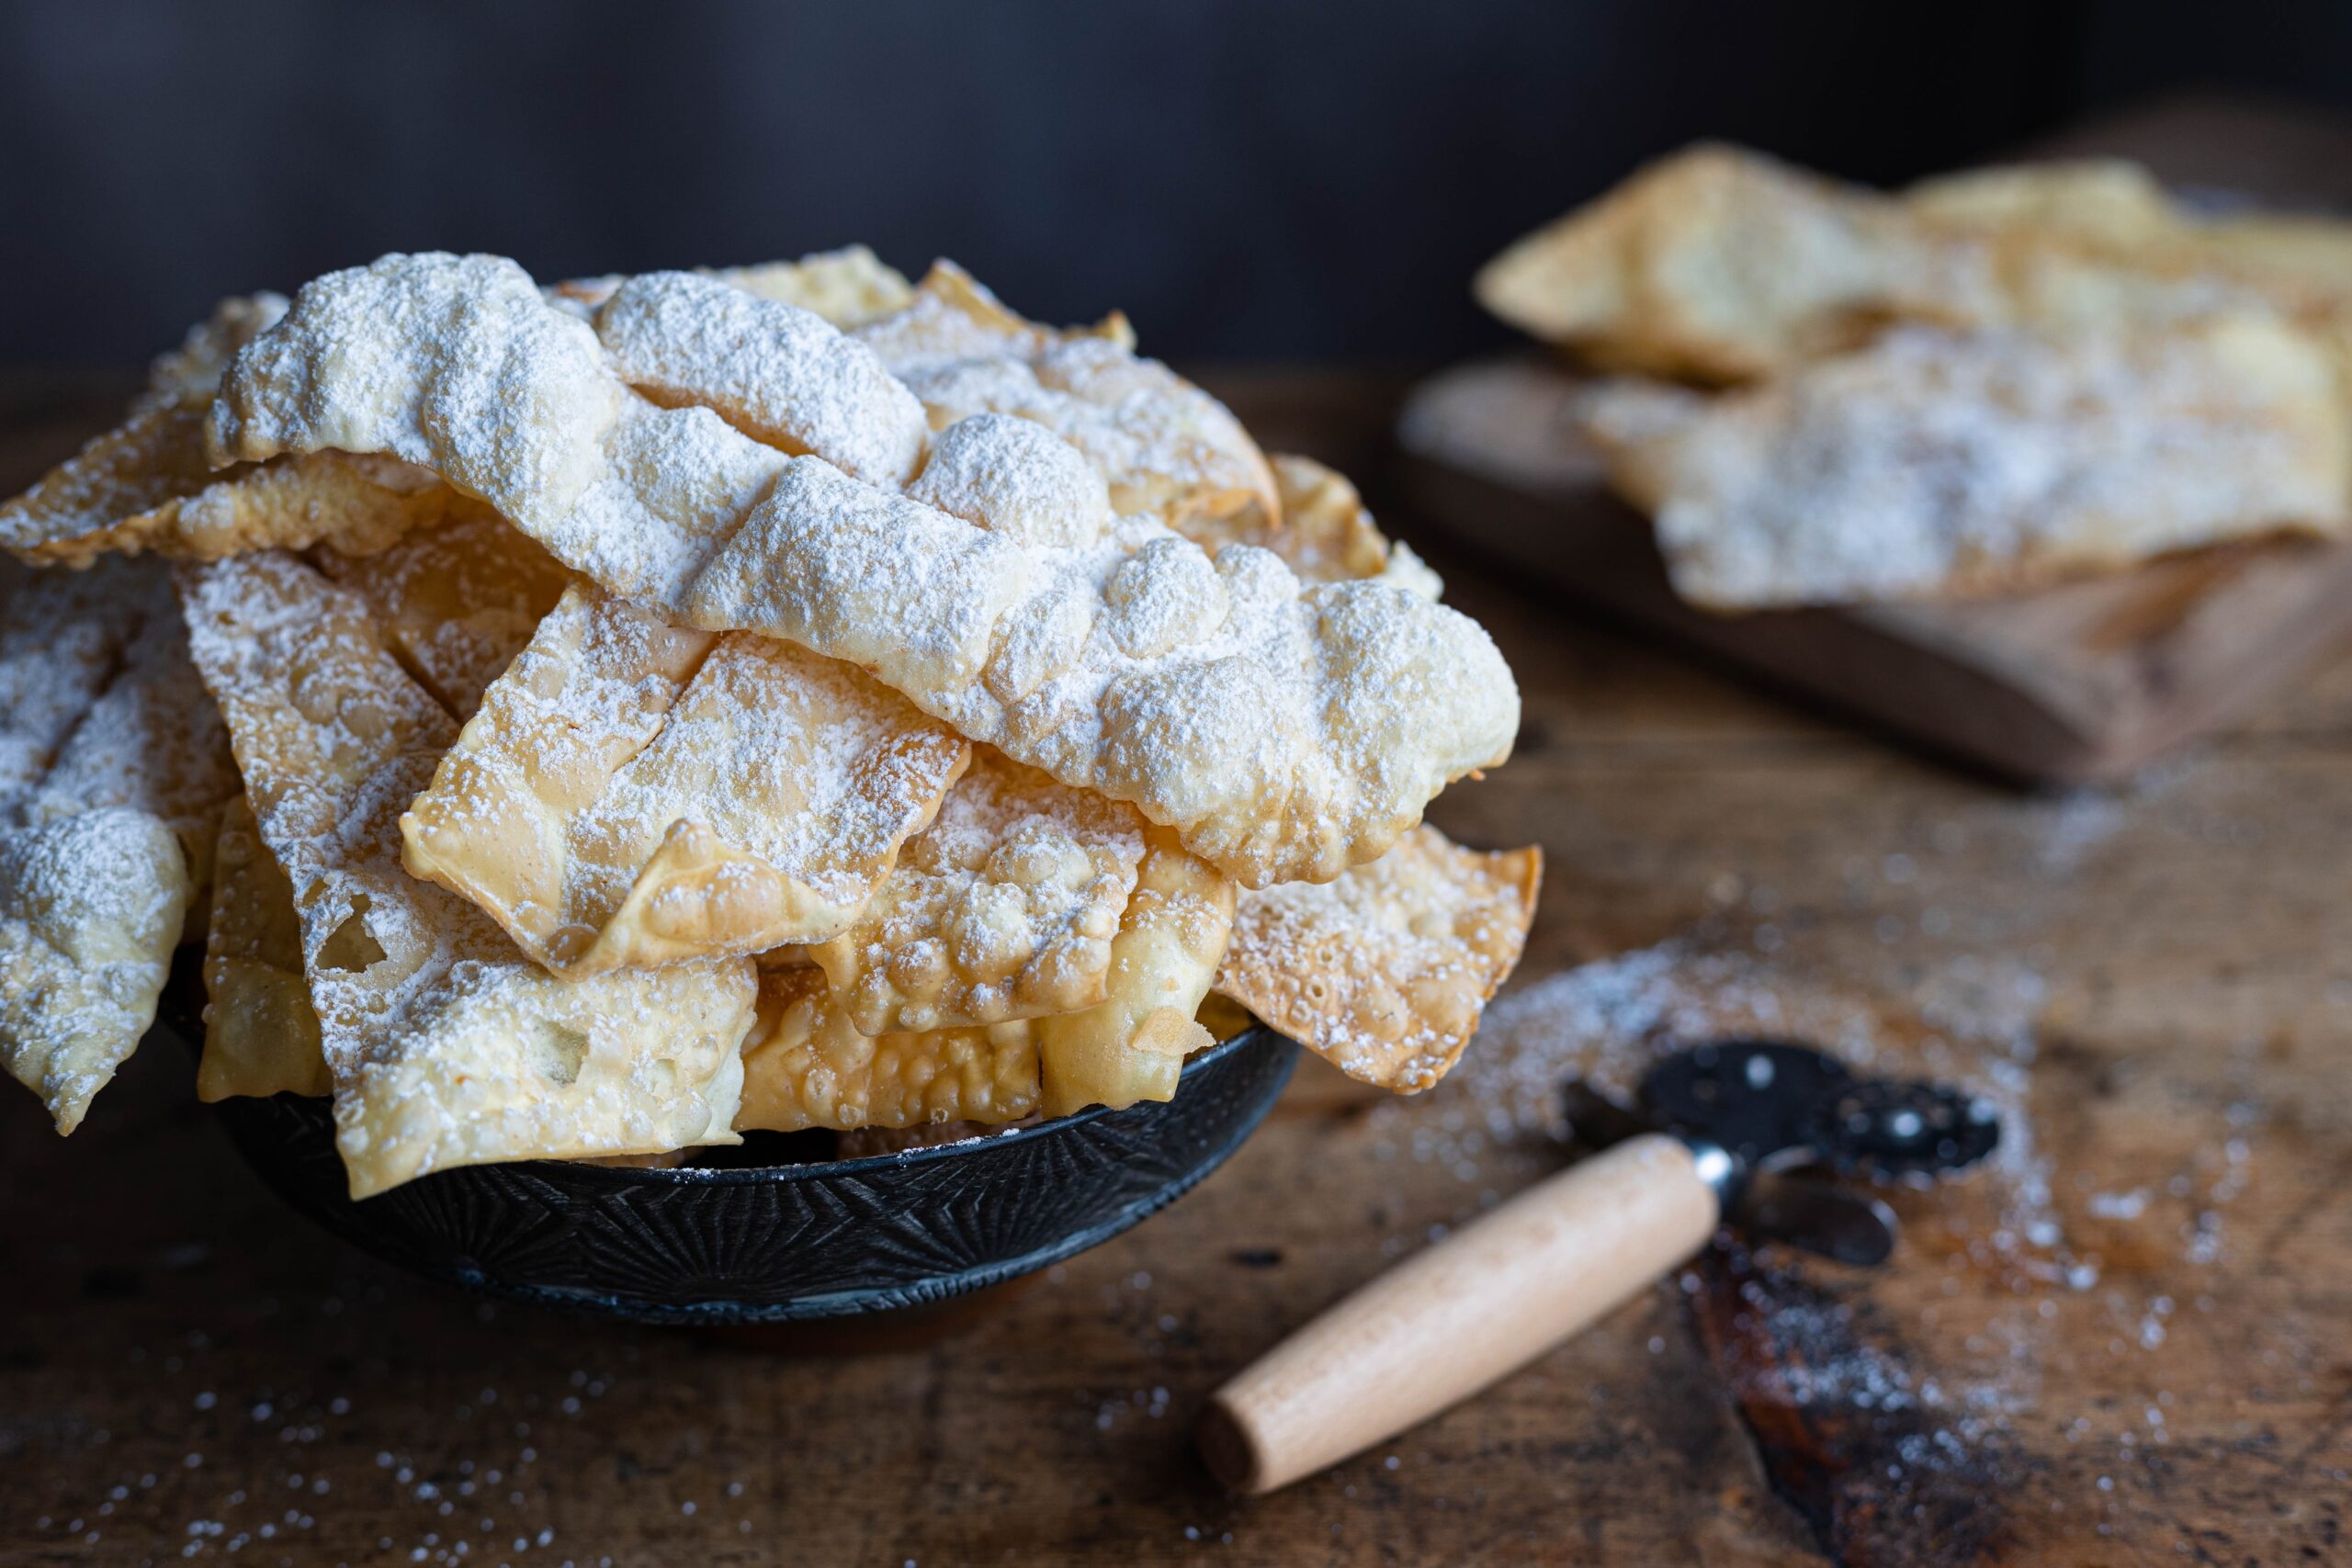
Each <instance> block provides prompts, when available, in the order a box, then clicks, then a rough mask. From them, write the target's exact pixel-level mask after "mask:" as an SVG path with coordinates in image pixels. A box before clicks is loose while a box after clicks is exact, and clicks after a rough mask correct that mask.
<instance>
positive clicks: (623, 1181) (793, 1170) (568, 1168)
mask: <svg viewBox="0 0 2352 1568" xmlns="http://www.w3.org/2000/svg"><path fill="white" fill-rule="evenodd" d="M1268 1037H1272V1038H1276V1039H1283V1038H1287V1037H1286V1036H1283V1034H1282V1033H1281V1032H1279V1031H1277V1030H1275V1029H1273V1028H1272V1027H1270V1026H1269V1025H1267V1024H1264V1023H1261V1022H1259V1021H1256V1020H1254V1019H1253V1020H1251V1021H1250V1027H1248V1028H1247V1029H1244V1030H1242V1031H1241V1032H1239V1033H1238V1034H1234V1035H1231V1036H1228V1037H1227V1038H1226V1039H1223V1040H1220V1041H1218V1042H1217V1043H1216V1044H1214V1045H1212V1046H1210V1047H1209V1048H1208V1049H1207V1050H1205V1051H1195V1052H1193V1054H1192V1055H1189V1056H1187V1057H1185V1058H1184V1066H1183V1067H1182V1070H1181V1072H1180V1073H1179V1074H1178V1077H1177V1082H1178V1085H1179V1090H1178V1092H1180V1093H1181V1092H1182V1087H1181V1086H1182V1083H1183V1081H1184V1080H1185V1079H1187V1078H1190V1077H1193V1074H1194V1073H1195V1072H1196V1071H1198V1070H1200V1069H1201V1068H1204V1067H1206V1066H1209V1065H1210V1064H1211V1063H1213V1062H1219V1061H1222V1060H1224V1059H1225V1058H1226V1057H1227V1056H1229V1055H1234V1054H1235V1053H1236V1052H1238V1051H1241V1050H1244V1049H1247V1048H1248V1047H1249V1046H1250V1045H1252V1044H1255V1043H1258V1042H1259V1041H1261V1040H1262V1039H1265V1038H1268ZM1294 1043H1295V1042H1294ZM1145 1103H1152V1102H1147V1101H1142V1100H1138V1101H1136V1104H1145ZM1131 1109H1133V1107H1114V1106H1109V1105H1090V1106H1088V1107H1087V1108H1086V1109H1085V1110H1083V1111H1071V1112H1070V1113H1069V1115H1067V1116H1057V1117H1055V1118H1053V1119H1052V1120H1051V1121H1047V1122H1032V1123H1031V1124H1030V1125H1028V1126H1026V1127H1008V1128H1004V1129H1002V1130H1001V1131H997V1132H990V1133H983V1134H979V1135H978V1136H976V1137H970V1138H958V1139H956V1141H955V1142H953V1143H948V1144H930V1145H924V1146H923V1147H921V1148H913V1149H899V1150H894V1151H891V1152H889V1153H887V1154H878V1155H860V1156H857V1157H856V1158H855V1159H823V1160H797V1161H794V1162H792V1163H790V1164H786V1165H718V1166H693V1165H683V1166H673V1167H671V1168H666V1169H665V1168H661V1167H658V1166H610V1165H591V1164H588V1163H587V1162H585V1161H582V1160H571V1159H563V1160H553V1159H532V1160H502V1161H500V1162H498V1163H499V1164H501V1165H503V1166H504V1167H506V1168H509V1169H527V1168H533V1167H537V1166H546V1165H554V1166H561V1167H562V1168H563V1169H564V1173H565V1175H566V1177H567V1178H568V1179H577V1178H580V1177H583V1176H584V1177H587V1178H588V1179H591V1180H597V1179H606V1178H609V1179H612V1180H611V1185H614V1186H621V1187H626V1186H635V1185H645V1186H655V1187H732V1186H751V1185H754V1184H759V1183H764V1182H775V1181H806V1180H821V1179H828V1178H832V1177H840V1176H855V1175H858V1174H861V1173H862V1172H865V1171H869V1170H880V1169H884V1168H903V1167H906V1166H910V1165H928V1164H931V1163H933V1161H936V1160H943V1159H954V1158H956V1157H958V1156H965V1155H972V1154H977V1153H978V1152H979V1151H980V1150H981V1149H983V1148H989V1149H994V1148H1002V1147H1004V1146H1006V1145H1012V1144H1020V1143H1026V1142H1033V1141H1035V1140H1036V1139H1038V1138H1043V1137H1050V1136H1054V1135H1057V1134H1061V1133H1064V1132H1067V1131H1068V1130H1069V1129H1070V1128H1073V1127H1080V1126H1083V1125H1085V1124H1086V1123H1087V1122H1091V1121H1093V1120H1095V1119H1096V1118H1097V1117H1102V1116H1109V1115H1113V1114H1115V1113H1116V1111H1120V1110H1131ZM713 1146H715V1147H722V1148H723V1147H727V1146H729V1145H713ZM462 1168H463V1167H457V1166H453V1167H451V1169H462Z"/></svg>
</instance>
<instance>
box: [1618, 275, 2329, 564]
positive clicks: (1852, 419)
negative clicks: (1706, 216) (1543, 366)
mask: <svg viewBox="0 0 2352 1568" xmlns="http://www.w3.org/2000/svg"><path fill="white" fill-rule="evenodd" d="M2338 396H2339V388H2338V384H2337V379H2336V375H2335V370H2334V368H2333V367H2332V366H2331V365H2330V363H2329V360H2328V357H2327V355H2325V354H2324V352H2323V351H2322V350H2321V349H2319V348H2318V347H2317V346H2315V345H2314V344H2312V343H2311V342H2310V340H2309V339H2307V338H2305V337H2304V336H2302V335H2301V333H2295V332H2293V331H2291V330H2290V329H2289V328H2287V327H2285V326H2283V325H2281V324H2279V323H2278V321H2276V320H2275V319H2273V318H2271V317H2270V316H2268V315H2267V314H2224V315H2219V316H2214V317H2211V318H2209V319H2207V320H2204V321H2199V322H2195V323H2190V322H2174V323H2167V324H2163V325H2156V326H2141V327H2137V328H2128V329H2122V330H2112V329H2090V330H2080V331H2029V330H2025V329H2000V330H1987V331H1983V332H1976V333H1943V332H1938V331H1934V330H1931V329H1928V328H1907V329H1898V330H1896V331H1894V332H1893V333H1889V334H1887V335H1886V336H1885V337H1883V338H1882V339H1881V340H1879V341H1878V342H1877V343H1876V344H1872V345H1871V347H1870V348H1868V349H1865V350H1863V351H1861V352H1860V353H1858V354H1854V355H1847V356H1845V357H1843V358H1839V359H1832V360H1825V361H1822V362H1819V363H1817V364H1815V365H1812V366H1808V367H1805V368H1804V369H1801V370H1797V371H1794V372H1792V373H1791V374H1790V375H1789V376H1787V377H1784V378H1781V379H1780V380H1778V381H1774V382H1771V383H1768V384H1767V385H1765V386H1763V387H1760V388H1757V389H1751V390H1747V391H1742V392H1736V393H1730V394H1725V395H1724V396H1723V397H1720V398H1716V399H1713V400H1702V399H1698V398H1694V397H1688V396H1685V397H1683V398H1682V399H1681V400H1679V401H1674V400H1661V398H1660V397H1659V395H1658V394H1657V393H1655V392H1652V391H1648V390H1645V389H1634V390H1632V391H1630V392H1628V393H1624V394H1619V395H1617V400H1620V401H1626V400H1630V407H1629V411H1628V417H1626V418H1624V419H1623V420H1621V421H1617V422H1616V424H1615V425H1614V426H1613V427H1612V395H1611V394H1610V393H1605V392H1604V393H1602V394H1600V396H1599V398H1598V400H1597V401H1596V404H1595V407H1594V410H1593V412H1592V417H1591V422H1590V423H1591V428H1592V429H1593V431H1594V433H1595V434H1596V435H1597V436H1598V437H1599V439H1600V444H1601V445H1602V446H1603V448H1604V450H1605V452H1606V453H1607V456H1608V458H1609V461H1610V468H1611V482H1612V483H1613V484H1614V485H1615V486H1616V488H1617V489H1618V490H1619V491H1621V492H1623V494H1624V495H1625V496H1626V497H1627V498H1628V499H1629V500H1631V501H1633V502H1634V503H1635V504H1636V505H1638V506H1641V507H1643V508H1644V509H1645V510H1647V511H1649V512H1650V513H1652V514H1653V515H1654V516H1655V517H1656V519H1657V537H1658V544H1659V547H1660V548H1661V549H1662V550H1663V551H1664V553H1665V555H1666V558H1667V561H1668V567H1669V569H1670V570H1671V571H1672V574H1673V578H1674V585H1675V589H1676V591H1677V592H1679V593H1680V594H1681V595H1682V596H1683V597H1684V598H1686V599H1689V600H1691V601H1693V602H1695V603H1697V604H1705V605H1709V606H1712V607H1714V608H1718V609H1726V610H1736V609H1753V608H1759V607H1771V606H1782V605H1795V604H1834V603H1839V602H1843V601H1848V600H1856V599H1879V598H1888V597H1900V596H1922V595H1933V594H1965V593H1981V592H2007V591H2011V590H2015V589H2018V588H2021V587H2028V586H2031V585H2034V584H2037V583H2041V582H2046V581H2052V579H2055V578H2058V577H2062V576H2064V575H2066V574H2068V573H2073V572H2079V571H2085V570H2098V569H2102V568H2113V567H2117V566H2121V565H2125V564H2129V563H2130V562H2132V561H2135V560H2139V559H2143V558H2146V557H2149V556H2152V555H2156V554H2159V553H2161V552H2164V551H2166V550H2176V549H2181V548H2186V547H2191V546H2197V545H2205V544H2211V543H2214V542H2216V541H2219V540H2222V539H2228V538H2234V537H2241V536H2248V535H2258V534H2264V533H2271V532H2276V531H2279V530H2282V529H2297V530H2303V531H2308V532H2313V533H2326V534H2333V533H2340V532H2342V531H2343V530H2344V529H2345V527H2346V525H2347V521H2352V519H2347V505H2352V456H2348V455H2347V448H2346V437H2347V430H2346V424H2345V423H2344V420H2343V416H2342V413H2341V405H2340V404H2339V402H2338Z"/></svg>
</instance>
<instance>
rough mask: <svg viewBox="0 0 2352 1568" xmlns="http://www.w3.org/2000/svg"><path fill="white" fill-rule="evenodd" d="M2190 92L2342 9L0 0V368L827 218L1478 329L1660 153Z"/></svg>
mask: <svg viewBox="0 0 2352 1568" xmlns="http://www.w3.org/2000/svg"><path fill="white" fill-rule="evenodd" d="M2192 88H2193V89H2197V90H2199V91H2207V92H2220V93H2224V94H2239V95H2245V94H2259V95H2266V96H2294V97H2300V98H2302V99H2305V100H2307V101H2312V102H2318V103H2326V104H2337V105H2344V104H2352V5H2329V4H2320V3H2316V0H2314V3H2308V4H2301V5H2289V4H2282V3H2278V0H2253V3H2244V4H2231V5H2199V6H2187V5H2172V4H2129V3H2126V0H2045V3H2041V4H2031V3H2022V0H1980V3H1977V4H1973V5H1910V4H1904V3H1901V0H1878V3H1871V4H1835V5H1833V4H1818V5H1794V4H1791V5H1774V4H1767V3H1762V0H1752V3H1749V4H1727V3H1725V4H1701V3H1698V0H1581V3H1564V4H1555V5H1540V4H1532V3H1528V0H1443V3H1431V4H1424V5H1387V4H1358V5H1350V4H1344V3H1341V0H1148V3H1142V0H1095V3H1091V4H1087V3H1080V0H990V3H986V4H982V3H978V0H966V3H963V4H933V3H925V0H861V3H844V4H839V5H791V4H753V3H751V0H742V3H724V0H707V3H662V0H639V3H637V4H631V5H621V4H612V5H605V4H587V3H573V4H557V3H552V0H548V3H515V4H497V5H492V4H456V3H450V4H422V3H419V4H392V3H390V0H383V3H367V0H353V3H343V4H330V3H325V0H255V3H252V4H224V5H205V4H196V3H187V0H181V3H171V4H164V3H154V4H113V3H107V0H51V3H48V4H39V3H34V0H0V279H5V280H6V289H5V291H0V363H6V364H26V363H35V362H47V363H79V364H107V363H127V362H130V361H133V360H137V359H141V358H143V357H144V356H146V355H149V354H151V353H153V352H154V351H155V350H156V349H158V348H161V347H163V346H165V345H166V344H169V343H170V342H172V341H174V340H175V338H176V337H177V335H178V333H179V332H180V331H181V330H182V328H183V327H185V325H186V324H187V322H188V321H192V320H194V319H196V318H197V317H198V316H199V315H200V314H201V313H202V312H203V310H205V309H206V307H207V306H208V305H209V302H210V301H211V300H212V299H214V298H215V297H216V296H218V295H220V294H222V293H227V292H233V291H241V290H245V289H250V288H255V287H260V286H271V287H277V288H288V287H290V286H292V285H295V284H298V283H300V281H301V280H302V279H303V278H305V277H308V276H312V275H313V274H316V273H318V272H322V271H324V270H327V269H329V268H332V267H335V266H341V265H348V264H351V263H354V262H359V261H365V260H367V259H368V258H370V257H372V256H375V255H377V254H380V253H381V252H384V251H387V250H395V249H415V248H429V247H442V248H449V249H458V250H464V249H484V250H492V251H498V252H503V253H505V254H511V255H514V256H515V257H517V258H519V259H520V260H522V261H523V263H524V264H525V265H527V266H528V267H530V268H531V270H532V271H533V272H534V273H536V274H537V275H538V276H542V277H552V276H564V275H569V274H579V273H590V272H601V271H610V270H631V269H638V268H643V267H650V266H661V265H695V264H703V263H726V262H747V261H753V260H761V259H766V258H769V257H774V256H780V255H793V254H800V253H802V252H804V251H808V250H811V249H817V248H820V247H826V246H831V245H836V244H840V243H844V242H847V241H851V240H861V239H862V240H865V241H866V242H867V243H871V244H872V245H873V246H874V247H875V248H876V250H878V251H879V252H880V253H881V254H883V255H884V256H885V257H886V258H887V259H888V260H890V261H893V262H895V263H896V264H897V265H899V266H901V267H904V268H907V269H909V270H914V269H917V268H920V266H921V265H922V264H923V263H924V262H925V261H927V260H928V259H929V258H930V257H931V256H933V255H934V254H947V255H952V256H954V257H956V259H957V260H959V261H961V262H963V263H964V264H965V265H967V266H969V267H971V268H972V269H973V270H974V271H975V272H976V273H978V275H979V276H981V277H982V278H983V279H985V280H987V281H989V283H991V284H992V285H993V286H994V287H995V288H997V289H998V290H999V292H1001V294H1003V295H1004V296H1005V297H1006V299H1008V300H1009V301H1010V302H1012V304H1013V305H1015V306H1016V307H1018V308H1020V309H1022V310H1025V311H1027V312H1029V313H1031V314H1033V315H1038V316H1044V317H1048V318H1054V319H1057V320H1075V319H1079V318H1091V317H1093V316H1095V315H1098V314H1100V313H1101V312H1103V310H1106V309H1109V308H1111V307H1113V306H1119V307H1124V308H1125V309H1126V310H1128V311H1129V313H1130V314H1132V315H1133V316H1134V317H1135V318H1136V321H1137V322H1138V324H1139V326H1140V328H1141V331H1142V335H1143V341H1144V344H1145V346H1146V347H1147V349H1148V350H1151V351H1153V352H1156V353H1159V354H1160V355H1167V356H1170V357H1180V358H1193V359H1198V358H1203V357H1210V358H1227V359H1253V358H1302V357H1320V358H1350V359H1380V360H1397V359H1407V358H1423V357H1433V356H1437V355H1450V354H1453V353H1457V352H1460V351H1462V350H1464V349H1467V348H1471V347H1475V346H1478V345H1480V344H1486V343H1488V342H1492V341H1498V340H1499V339H1500V338H1501V336H1502V335H1503V334H1502V333H1501V330H1500V329H1499V328H1498V327H1495V326H1493V325H1492V324H1491V323H1488V322H1487V321H1484V320H1483V319H1482V318H1481V317H1480V316H1479V314H1478V312H1477V311H1476V310H1475V309H1474V308H1473V307H1472V306H1471V305H1470V303H1469V301H1468V299H1467V295H1466V291H1465V285H1466V280H1467V278H1468V276H1469V274H1470V272H1471V270H1472V269H1473V268H1474V267H1475V266H1476V265H1477V263H1478V262H1479V261H1481V260H1482V259H1483V258H1485V257H1486V256H1487V255H1488V254H1491V253H1492V252H1493V251H1494V250H1496V249H1497V248H1498V247H1499V246H1500V245H1501V244H1503V243H1505V242H1507V241H1509V240H1510V239H1511V238H1512V237H1514V236H1515V235H1517V234H1519V233H1520V232H1521V231H1524V230H1526V229H1528V228H1530V227H1532V226H1533V225H1534V224H1535V223H1537V222H1539V221H1541V220H1544V219H1546V218H1548V217H1550V216H1552V215H1554V214H1555V213H1556V212H1558V211H1560V210H1562V209H1566V207H1568V206H1569V205H1571V204H1572V203H1574V202H1575V201H1576V200H1577V199H1578V198H1580V197H1585V196H1588V195H1589V194H1591V193H1592V192H1594V191H1596V190H1598V189H1600V188H1601V187H1603V186H1606V185H1608V184H1609V183H1611V181H1613V180H1614V179H1615V178H1617V177H1618V176H1619V175H1623V173H1624V172H1625V171H1626V170H1627V169H1628V168H1629V167H1630V166H1631V165H1633V164H1634V163H1636V162H1637V161H1639V160H1641V159H1643V158H1645V157H1647V156H1650V155H1652V154H1655V153H1657V152H1663V151H1666V150H1668V149H1670V148H1672V147H1674V146H1677V145H1679V143H1681V142H1684V141H1689V140H1691V138H1693V137H1698V136H1722V137H1731V138H1736V139H1738V140H1742V141H1749V142H1752V143H1755V144H1758V145H1760V146H1763V147H1767V148H1769V149H1771V150H1773V151H1776V152H1782V153H1784V154H1786V155H1789V156H1791V157H1794V158H1796V159H1799V160H1801V161H1803V162H1806V163H1810V164H1815V165H1818V166H1822V167H1825V168H1828V169H1832V170H1835V171H1837V172H1839V173H1842V174H1847V175H1855V176H1858V177H1861V178H1865V179H1871V180H1877V181H1889V180H1899V179H1903V178H1907V177H1909V176H1911V175H1917V174H1921V173H1925V172H1928V171H1930V170H1934V169H1938V168H1942V167H1947V166H1950V165H1951V164H1957V163H1960V162H1962V161H1966V160H1971V159H1976V158H1981V157H1984V156H1985V155H1988V154H1992V153H1995V152H1999V151H2002V150H2004V149H2006V148H2009V147H2014V146H2016V145H2018V144H2019V143H2020V142H2024V141H2030V140H2031V139H2033V138H2035V137H2038V136H2041V135H2044V134H2047V133H2048V132H2049V131H2051V130H2053V129H2054V128H2057V127H2060V126H2063V125H2064V124H2066V123H2068V122H2070V121H2072V120H2075V119H2077V118H2081V117H2082V116H2083V115H2085V114H2086V113H2090V112H2095V111H2098V110H2101V109H2103V108H2109V107H2115V106H2119V105H2128V104H2131V103H2133V102H2137V101H2143V100H2145V99H2147V98H2149V97H2151V96H2156V95H2160V94H2166V93H2172V92H2177V91H2179V90H2182V89H2192Z"/></svg>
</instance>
